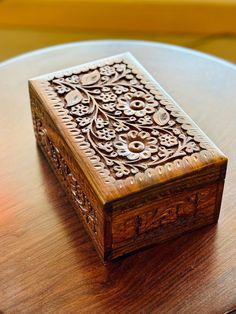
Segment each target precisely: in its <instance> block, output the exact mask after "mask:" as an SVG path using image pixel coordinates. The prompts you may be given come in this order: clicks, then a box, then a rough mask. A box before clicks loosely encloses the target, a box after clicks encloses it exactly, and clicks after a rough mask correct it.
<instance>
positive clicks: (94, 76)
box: [81, 70, 100, 85]
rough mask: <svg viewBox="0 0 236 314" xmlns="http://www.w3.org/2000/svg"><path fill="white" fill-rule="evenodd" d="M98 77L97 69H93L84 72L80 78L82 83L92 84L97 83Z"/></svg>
mask: <svg viewBox="0 0 236 314" xmlns="http://www.w3.org/2000/svg"><path fill="white" fill-rule="evenodd" d="M99 79H100V73H99V71H98V70H94V71H92V72H89V73H87V74H84V75H83V76H82V78H81V83H82V85H92V84H95V83H97V81H98V80H99Z"/></svg>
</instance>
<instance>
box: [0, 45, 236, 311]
mask: <svg viewBox="0 0 236 314" xmlns="http://www.w3.org/2000/svg"><path fill="white" fill-rule="evenodd" d="M126 51H130V52H131V53H133V54H134V56H135V57H136V58H137V59H138V60H139V61H140V62H141V63H142V64H143V65H144V66H145V67H146V68H147V70H148V71H149V72H150V73H151V74H152V75H153V76H154V77H155V78H156V79H157V80H158V81H159V82H160V83H161V85H162V86H163V87H164V88H165V89H166V90H167V91H168V92H169V94H170V95H171V96H172V97H174V98H175V99H176V100H177V102H179V103H180V105H181V106H182V108H183V109H184V110H185V111H186V112H187V113H188V114H189V115H190V116H191V117H192V118H193V119H194V120H195V122H197V124H198V125H199V126H200V127H201V128H202V130H203V131H204V132H205V133H206V134H207V135H208V136H209V137H210V138H211V139H212V140H213V141H214V142H215V143H216V144H217V145H218V146H219V147H220V148H221V149H222V151H223V152H224V153H225V154H226V155H227V156H228V157H229V165H228V171H227V177H226V184H225V190H224V197H223V203H222V209H221V215H220V219H219V222H218V224H217V225H214V226H210V227H206V228H203V229H202V230H199V231H196V232H193V233H189V234H188V235H184V236H182V237H180V238H178V239H176V240H173V241H170V242H168V243H165V244H163V245H159V246H155V247H152V248H149V249H146V250H144V251H142V252H139V253H136V254H133V255H130V256H127V257H125V258H121V259H119V260H117V261H115V262H113V263H112V264H109V265H107V266H104V265H103V264H102V263H101V261H100V259H99V257H98V256H97V253H96V251H95V249H94V248H93V245H92V242H91V241H90V240H89V238H88V236H87V234H86V232H85V230H84V229H83V227H82V224H81V222H80V221H79V218H78V217H77V216H76V214H75V212H74V211H73V209H72V207H71V205H70V204H69V203H68V201H67V199H66V197H65V194H64V192H63V191H62V189H61V187H60V186H59V183H58V182H57V180H56V178H55V176H54V175H53V173H52V171H51V169H50V167H49V165H48V164H47V162H46V160H45V159H44V157H43V156H42V154H41V152H40V151H39V150H38V149H37V146H36V144H35V140H34V135H33V130H32V123H31V115H30V107H29V99H28V91H27V80H28V79H29V78H32V77H34V76H38V75H41V74H44V73H48V72H51V71H56V70H60V69H63V68H65V67H69V66H73V65H76V64H80V63H84V62H88V61H92V60H95V59H99V58H102V57H107V56H110V55H113V54H117V53H122V52H126ZM0 89H1V93H0V144H1V146H0V147H1V148H0V312H1V311H3V312H4V313H225V312H227V311H230V310H232V309H234V308H236V140H235V137H236V94H235V92H236V67H235V66H234V65H231V64H229V63H227V62H224V61H222V60H220V59H216V58H213V57H210V56H207V55H204V54H200V53H197V52H194V51H192V50H187V49H182V48H178V47H174V46H169V45H162V44H156V43H148V42H138V41H93V42H82V43H75V44H69V45H62V46H55V47H51V48H48V49H44V50H39V51H36V52H33V53H29V54H25V55H22V56H20V57H17V58H14V59H11V60H9V61H7V62H4V63H2V64H1V65H0Z"/></svg>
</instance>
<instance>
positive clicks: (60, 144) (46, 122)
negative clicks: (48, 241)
mask: <svg viewBox="0 0 236 314" xmlns="http://www.w3.org/2000/svg"><path fill="white" fill-rule="evenodd" d="M30 100H31V111H32V119H33V125H34V131H35V136H36V140H37V143H38V144H39V146H40V148H41V150H42V151H43V153H44V155H45V156H46V158H47V160H48V162H49V164H50V166H51V167H52V169H53V171H54V173H55V175H56V177H57V179H58V180H59V182H60V183H61V185H62V187H63V189H64V190H65V192H66V194H67V196H68V198H69V200H70V202H71V203H72V205H73V207H74V209H75V211H76V212H77V214H78V215H79V217H80V218H81V221H82V223H83V225H84V227H85V229H86V230H87V232H88V233H89V235H90V237H91V239H92V240H93V242H94V244H95V247H96V249H97V251H98V253H99V255H100V257H101V258H102V259H103V260H105V259H106V253H105V252H106V250H107V245H108V242H109V241H107V242H106V241H105V239H109V236H108V235H106V237H105V233H108V232H109V230H110V229H109V217H108V216H109V215H105V213H104V210H103V208H102V205H101V204H100V203H99V200H98V199H97V198H96V195H95V194H94V193H93V191H92V190H91V188H90V186H89V184H88V182H87V181H86V178H85V177H84V176H83V175H82V172H81V171H80V169H79V166H78V165H77V163H75V161H74V159H73V156H72V154H71V152H70V150H69V148H68V147H67V146H66V143H65V141H64V140H63V138H61V136H60V135H59V132H58V130H57V126H55V124H54V123H53V121H52V120H51V118H50V117H49V116H48V114H47V113H46V112H45V111H44V107H43V105H42V103H41V101H40V99H38V97H37V95H36V94H35V93H34V91H33V89H30ZM106 220H108V222H107V225H106Z"/></svg>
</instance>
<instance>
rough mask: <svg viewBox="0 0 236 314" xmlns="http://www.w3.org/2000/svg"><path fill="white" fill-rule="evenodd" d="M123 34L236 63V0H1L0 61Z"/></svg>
mask: <svg viewBox="0 0 236 314" xmlns="http://www.w3.org/2000/svg"><path fill="white" fill-rule="evenodd" d="M121 38H122V39H139V40H152V41H158V42H164V43H171V44H176V45H180V46H185V47H189V48H193V49H196V50H199V51H203V52H207V53H210V54H213V55H216V56H219V57H221V58H224V59H227V60H229V61H232V62H236V0H2V1H1V0H0V61H3V60H5V59H7V58H10V57H13V56H15V55H18V54H21V53H24V52H28V51H31V50H34V49H38V48H43V47H47V46H51V45H56V44H62V43H67V42H74V41H81V40H89V39H121Z"/></svg>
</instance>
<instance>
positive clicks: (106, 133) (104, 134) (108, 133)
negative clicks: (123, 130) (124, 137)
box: [97, 128, 116, 141]
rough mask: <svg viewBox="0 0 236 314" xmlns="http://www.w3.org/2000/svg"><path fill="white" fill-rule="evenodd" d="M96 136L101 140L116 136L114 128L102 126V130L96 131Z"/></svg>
mask: <svg viewBox="0 0 236 314" xmlns="http://www.w3.org/2000/svg"><path fill="white" fill-rule="evenodd" d="M97 134H98V137H99V138H100V139H102V140H107V141H109V140H111V139H112V138H114V137H116V133H115V130H112V129H109V128H104V129H102V130H99V131H97Z"/></svg>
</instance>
